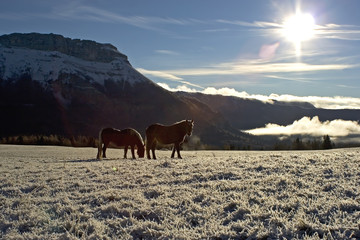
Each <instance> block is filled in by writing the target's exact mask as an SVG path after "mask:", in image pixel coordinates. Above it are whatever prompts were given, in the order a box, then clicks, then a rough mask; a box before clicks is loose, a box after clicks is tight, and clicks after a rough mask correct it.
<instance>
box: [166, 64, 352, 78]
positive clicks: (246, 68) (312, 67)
mask: <svg viewBox="0 0 360 240" xmlns="http://www.w3.org/2000/svg"><path fill="white" fill-rule="evenodd" d="M354 67H357V65H353V64H308V63H300V62H294V63H268V62H267V63H264V62H260V61H259V62H239V63H236V62H227V63H220V64H217V65H211V66H208V67H203V68H187V69H174V70H165V71H164V72H166V73H168V74H173V75H177V76H207V75H246V74H264V73H294V72H316V71H331V70H344V69H349V68H354Z"/></svg>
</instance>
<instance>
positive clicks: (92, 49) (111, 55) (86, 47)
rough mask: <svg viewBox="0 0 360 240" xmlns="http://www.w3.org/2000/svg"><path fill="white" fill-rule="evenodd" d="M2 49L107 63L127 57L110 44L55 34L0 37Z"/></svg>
mask: <svg viewBox="0 0 360 240" xmlns="http://www.w3.org/2000/svg"><path fill="white" fill-rule="evenodd" d="M0 44H1V45H2V46H4V47H20V48H27V49H34V50H41V51H57V52H60V53H63V54H66V55H69V56H73V57H76V58H80V59H83V60H87V61H95V62H105V63H109V62H111V61H113V60H115V59H116V58H122V59H123V60H125V61H127V60H128V59H127V56H126V55H124V54H122V53H120V52H119V51H118V50H117V48H116V47H114V46H113V45H111V44H100V43H97V42H94V41H90V40H80V39H71V38H65V37H63V36H61V35H57V34H52V33H51V34H40V33H28V34H21V33H13V34H9V35H3V36H0Z"/></svg>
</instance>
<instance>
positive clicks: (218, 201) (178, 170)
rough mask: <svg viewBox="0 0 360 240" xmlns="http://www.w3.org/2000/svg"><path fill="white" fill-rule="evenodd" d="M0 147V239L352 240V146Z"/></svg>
mask: <svg viewBox="0 0 360 240" xmlns="http://www.w3.org/2000/svg"><path fill="white" fill-rule="evenodd" d="M96 153H97V149H95V148H69V147H53V146H15V145H0V238H1V239H78V238H80V239H282V238H286V239H319V238H323V239H351V238H353V239H359V238H360V149H359V148H354V149H335V150H329V151H284V152H280V151H279V152H268V151H258V152H255V151H183V152H182V156H183V159H171V158H170V154H171V152H170V151H157V155H158V160H147V159H140V160H139V159H136V160H131V159H127V160H126V159H122V156H123V150H122V149H109V150H108V152H107V155H108V157H109V158H108V159H104V160H101V161H99V160H96V159H95V157H96Z"/></svg>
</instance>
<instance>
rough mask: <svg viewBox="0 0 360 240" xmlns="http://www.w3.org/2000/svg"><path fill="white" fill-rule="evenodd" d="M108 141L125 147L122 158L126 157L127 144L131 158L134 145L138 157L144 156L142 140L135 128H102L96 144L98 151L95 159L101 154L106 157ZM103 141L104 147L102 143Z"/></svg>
mask: <svg viewBox="0 0 360 240" xmlns="http://www.w3.org/2000/svg"><path fill="white" fill-rule="evenodd" d="M110 142H112V143H114V144H115V145H117V146H119V147H122V146H124V147H125V150H124V158H126V154H127V150H128V146H130V147H131V154H132V158H133V159H135V154H134V148H135V145H136V147H137V154H138V156H139V158H143V157H144V152H145V149H144V141H143V139H142V137H141V135H140V133H138V132H137V131H136V130H135V129H132V128H126V129H123V130H118V129H115V128H103V129H101V130H100V132H99V145H98V153H97V157H96V158H97V159H101V158H102V157H103V156H104V158H106V154H105V151H106V148H107V147H108V146H109V144H110ZM103 143H104V147H102V144H103Z"/></svg>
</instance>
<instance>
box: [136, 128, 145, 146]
mask: <svg viewBox="0 0 360 240" xmlns="http://www.w3.org/2000/svg"><path fill="white" fill-rule="evenodd" d="M133 133H135V134H136V135H137V137H138V138H139V139H140V141H141V144H142V145H144V140H143V138H142V136H141V134H140V133H139V132H138V131H136V130H135V129H133Z"/></svg>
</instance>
